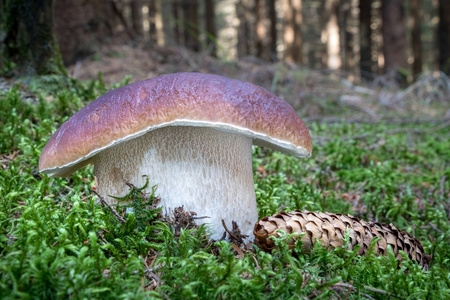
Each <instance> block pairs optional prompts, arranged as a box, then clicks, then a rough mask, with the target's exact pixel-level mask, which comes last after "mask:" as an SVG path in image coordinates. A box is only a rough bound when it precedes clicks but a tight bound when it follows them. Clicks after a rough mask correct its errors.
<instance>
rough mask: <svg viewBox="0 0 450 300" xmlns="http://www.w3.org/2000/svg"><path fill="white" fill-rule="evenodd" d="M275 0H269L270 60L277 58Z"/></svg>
mask: <svg viewBox="0 0 450 300" xmlns="http://www.w3.org/2000/svg"><path fill="white" fill-rule="evenodd" d="M275 2H276V1H275V0H269V3H268V10H269V20H270V58H271V60H272V61H276V60H277V53H278V51H277V37H278V33H277V11H276V8H275Z"/></svg>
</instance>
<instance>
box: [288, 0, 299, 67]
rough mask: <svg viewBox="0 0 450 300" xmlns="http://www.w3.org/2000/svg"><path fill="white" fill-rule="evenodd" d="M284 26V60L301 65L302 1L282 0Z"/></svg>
mask: <svg viewBox="0 0 450 300" xmlns="http://www.w3.org/2000/svg"><path fill="white" fill-rule="evenodd" d="M284 12H285V24H284V42H285V44H286V50H285V54H284V58H285V60H286V61H287V62H295V63H298V64H300V63H302V61H303V55H302V22H303V19H302V0H284Z"/></svg>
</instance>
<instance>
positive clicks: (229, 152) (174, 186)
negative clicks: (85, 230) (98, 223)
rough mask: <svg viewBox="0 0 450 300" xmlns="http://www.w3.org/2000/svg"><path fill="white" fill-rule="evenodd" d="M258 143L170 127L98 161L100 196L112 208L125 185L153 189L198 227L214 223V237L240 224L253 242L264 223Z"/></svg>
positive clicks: (113, 149)
mask: <svg viewBox="0 0 450 300" xmlns="http://www.w3.org/2000/svg"><path fill="white" fill-rule="evenodd" d="M251 147H252V140H251V138H249V137H245V136H242V135H235V134H231V133H227V132H222V131H218V130H215V129H209V128H201V127H189V126H179V127H164V128H160V129H156V130H154V131H151V132H149V133H147V134H145V135H143V136H141V137H138V138H135V139H132V140H130V141H126V142H123V143H121V144H118V145H116V146H114V147H111V148H109V149H106V150H105V151H103V152H101V153H100V154H99V155H97V157H96V158H95V161H94V164H95V168H94V174H95V176H97V180H98V187H97V188H98V192H99V194H100V195H101V196H102V197H103V198H104V199H106V200H107V201H108V202H109V203H115V201H116V200H115V199H113V198H111V197H108V195H113V196H124V195H126V194H127V193H128V192H129V187H128V186H127V185H126V184H125V183H132V184H134V185H135V186H137V187H140V186H143V185H144V183H145V180H146V179H145V178H144V177H142V176H143V175H147V176H148V177H149V180H150V185H149V188H148V191H150V190H151V186H152V185H155V184H157V185H158V189H157V192H156V194H157V195H159V196H160V197H161V205H162V206H163V207H164V208H165V210H168V209H174V208H176V207H179V206H182V205H183V206H184V209H185V210H187V211H194V212H196V213H197V216H198V217H201V216H208V217H209V218H207V219H200V220H197V223H198V224H202V223H209V228H210V229H211V231H212V235H211V237H212V238H214V239H219V238H221V237H222V234H223V232H224V228H223V225H222V222H221V220H222V219H223V220H225V222H226V225H227V227H228V228H229V229H231V228H232V226H231V221H232V220H233V221H236V222H237V224H238V225H239V227H240V229H241V231H242V233H244V234H247V235H249V236H250V238H251V239H252V238H253V226H254V224H255V223H256V222H257V221H258V214H257V210H256V199H255V190H254V183H253V174H252V161H251Z"/></svg>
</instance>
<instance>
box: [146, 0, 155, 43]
mask: <svg viewBox="0 0 450 300" xmlns="http://www.w3.org/2000/svg"><path fill="white" fill-rule="evenodd" d="M155 2H156V1H155V0H148V36H149V40H150V43H151V44H153V43H156V41H157V33H156V3H155Z"/></svg>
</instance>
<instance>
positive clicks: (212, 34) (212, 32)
mask: <svg viewBox="0 0 450 300" xmlns="http://www.w3.org/2000/svg"><path fill="white" fill-rule="evenodd" d="M215 18H216V15H215V9H214V0H205V29H206V34H207V36H206V42H207V45H208V51H209V52H210V53H211V55H213V56H217V45H216V44H217V32H216V24H215V22H214V20H215Z"/></svg>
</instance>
